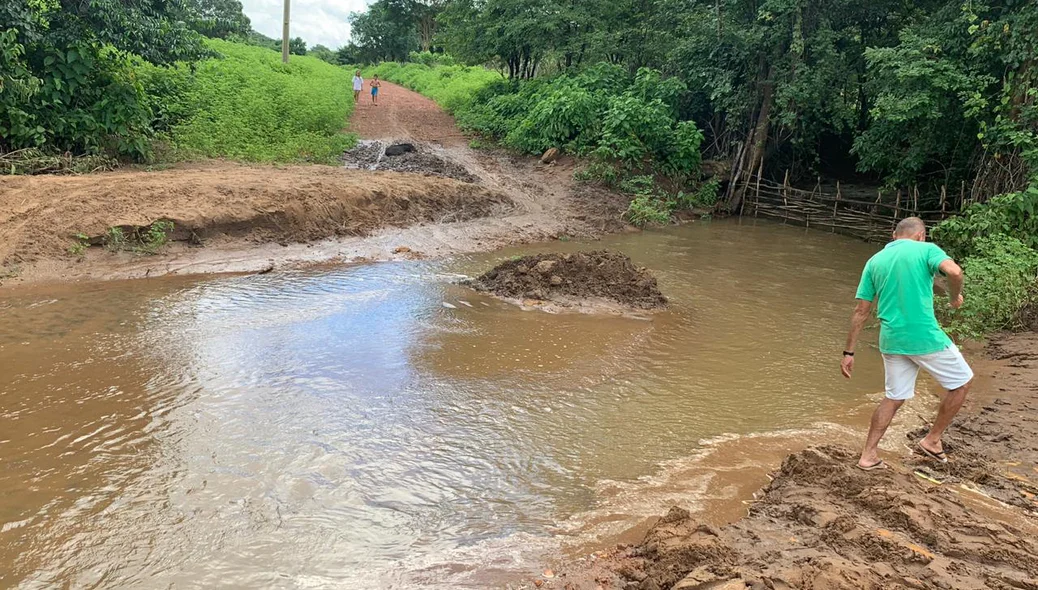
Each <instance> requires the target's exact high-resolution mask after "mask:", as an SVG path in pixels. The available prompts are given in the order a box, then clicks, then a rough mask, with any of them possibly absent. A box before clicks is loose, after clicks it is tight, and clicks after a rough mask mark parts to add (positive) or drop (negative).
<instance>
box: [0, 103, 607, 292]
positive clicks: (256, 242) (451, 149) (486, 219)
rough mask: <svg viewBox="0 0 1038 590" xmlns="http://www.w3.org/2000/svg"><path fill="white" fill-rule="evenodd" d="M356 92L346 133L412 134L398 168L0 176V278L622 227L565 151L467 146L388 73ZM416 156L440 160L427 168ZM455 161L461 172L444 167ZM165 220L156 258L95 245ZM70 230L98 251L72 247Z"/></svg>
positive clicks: (465, 245)
mask: <svg viewBox="0 0 1038 590" xmlns="http://www.w3.org/2000/svg"><path fill="white" fill-rule="evenodd" d="M362 99H366V100H362V101H361V104H360V105H358V107H357V108H356V110H355V111H354V115H353V118H352V120H351V121H350V129H352V130H354V131H356V132H358V133H359V134H360V135H361V137H362V138H365V139H378V140H384V141H396V140H406V141H410V142H415V143H416V146H417V147H418V148H419V154H417V155H409V156H407V157H404V158H401V159H400V169H401V170H405V171H406V173H402V172H395V171H392V172H373V171H369V170H346V169H344V168H337V167H327V166H279V167H275V166H244V165H237V164H231V163H225V162H205V163H199V164H187V165H182V166H178V167H176V168H175V169H171V170H165V171H160V172H146V171H141V170H125V171H119V172H114V173H107V174H97V175H87V176H78V177H3V178H0V233H2V235H3V236H4V237H3V240H2V243H0V285H5V286H10V285H16V284H22V283H33V282H46V281H68V280H96V279H116V278H138V277H145V276H156V275H161V274H188V273H213V272H257V271H267V270H270V269H272V268H275V267H278V268H280V267H287V266H298V265H308V264H314V263H321V262H341V261H354V260H358V259H363V260H391V259H396V258H401V257H407V258H412V257H422V256H441V255H447V254H452V253H457V252H469V251H479V250H492V249H496V248H499V247H502V246H505V245H509V244H516V243H525V242H534V241H545V240H550V239H553V238H558V237H563V236H570V237H595V236H598V235H601V234H602V233H605V232H609V231H616V230H618V229H620V228H622V227H624V224H623V223H622V222H621V221H620V214H621V212H622V211H623V210H624V209H625V208H626V200H625V199H624V198H623V197H622V196H619V195H616V194H612V193H609V192H606V191H602V190H599V189H595V188H591V187H584V186H581V185H577V184H575V183H574V182H573V172H574V169H575V165H576V164H575V162H573V161H572V160H569V159H561V160H560V161H559V162H557V163H555V164H554V165H551V166H545V165H541V164H540V163H539V162H538V161H537V159H536V158H532V157H524V156H517V155H515V154H510V153H507V152H504V151H496V150H478V151H477V150H472V149H470V148H469V147H468V139H467V138H466V137H465V136H464V135H463V134H461V133H460V132H459V131H458V129H457V127H456V126H455V125H454V121H453V119H451V117H450V116H449V115H447V114H446V113H444V112H443V111H441V110H440V109H439V108H437V107H436V105H435V104H434V103H433V102H432V101H430V100H428V99H426V98H424V97H422V96H420V95H418V94H416V93H414V92H411V91H409V90H406V89H404V88H401V87H399V86H396V85H393V84H390V83H385V85H384V86H383V95H382V97H381V99H380V105H379V106H378V107H375V106H372V105H371V104H370V102H368V100H369V97H362ZM423 162H426V163H429V166H430V167H431V168H435V169H430V170H423V169H422V163H423ZM459 169H460V170H464V171H465V174H464V175H461V174H458V173H456V172H452V173H451V174H444V170H449V171H456V170H459ZM442 176H454V177H456V178H457V177H464V179H465V180H474V182H472V183H466V182H456V181H454V180H451V179H449V178H441V177H442ZM159 219H168V220H172V221H173V222H174V224H175V226H176V228H177V230H176V233H175V234H174V235H173V236H172V238H173V239H174V240H176V241H175V242H174V243H172V244H171V245H169V246H167V247H165V248H163V249H162V250H161V251H160V252H159V254H158V255H150V256H142V255H140V254H134V253H127V252H122V253H111V252H108V251H106V250H105V249H104V248H101V247H100V246H99V244H100V243H101V242H102V241H103V240H102V238H101V235H102V234H103V233H104V232H105V231H107V229H108V228H109V227H113V226H117V227H123V228H126V229H128V230H133V229H134V228H139V227H142V226H145V225H147V224H149V223H151V222H153V221H155V220H159ZM77 234H84V235H86V236H88V237H89V238H90V240H89V242H90V244H91V245H92V246H96V247H92V248H89V249H88V250H87V251H86V252H85V253H73V252H70V248H72V247H74V246H75V244H76V241H77V240H76V239H75V237H74V236H75V235H77ZM199 245H204V246H205V247H204V248H199V247H197V246H199Z"/></svg>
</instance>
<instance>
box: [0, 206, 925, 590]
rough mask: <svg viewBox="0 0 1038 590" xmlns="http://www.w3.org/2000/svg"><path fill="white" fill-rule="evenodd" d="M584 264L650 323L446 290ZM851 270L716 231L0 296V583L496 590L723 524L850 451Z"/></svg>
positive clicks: (834, 256)
mask: <svg viewBox="0 0 1038 590" xmlns="http://www.w3.org/2000/svg"><path fill="white" fill-rule="evenodd" d="M603 247H608V248H611V249H616V250H619V251H621V252H624V253H626V254H628V255H629V256H631V258H632V259H633V260H634V261H635V262H636V263H637V264H640V265H644V266H646V267H648V268H649V269H650V270H651V271H652V272H653V273H654V274H655V276H656V277H657V278H658V282H659V286H660V289H661V290H662V291H663V293H664V294H665V295H666V296H667V297H668V299H669V300H670V306H669V308H668V309H667V310H665V311H662V312H659V313H657V314H655V315H654V316H652V317H651V319H636V318H624V317H592V316H587V315H581V314H558V315H552V314H548V313H543V312H540V311H524V310H521V309H519V308H517V307H515V306H513V305H510V304H508V303H505V302H502V301H499V300H496V299H492V298H490V297H486V296H482V295H479V294H476V293H474V292H472V291H469V290H467V289H465V288H463V287H460V286H457V285H455V284H453V283H454V282H455V281H456V280H457V279H458V278H459V277H461V276H474V275H477V274H479V273H481V272H483V271H485V270H486V269H488V268H490V267H491V266H493V265H494V264H495V263H497V262H500V261H502V260H504V259H506V258H508V257H510V256H514V255H516V254H525V253H530V252H538V251H545V250H555V251H575V250H577V249H581V248H603ZM874 249H875V247H874V246H870V245H866V244H862V243H859V242H856V241H853V240H849V239H844V238H840V237H838V236H830V235H827V234H822V233H815V232H805V231H804V230H801V229H798V228H792V227H785V226H781V225H776V224H770V223H759V224H757V225H752V224H749V223H744V224H742V225H740V224H739V223H738V222H727V221H725V222H718V221H715V222H710V223H696V224H692V225H689V226H685V227H680V228H673V229H669V230H666V231H659V232H647V233H644V234H636V235H626V236H616V237H612V238H609V239H606V240H603V241H601V242H596V243H594V244H591V245H587V244H579V243H575V242H556V243H553V244H550V245H544V246H542V247H525V248H522V249H516V250H511V251H502V252H496V253H491V254H480V255H474V256H471V257H456V258H452V259H446V260H439V261H428V260H426V261H408V262H398V263H380V264H371V265H361V266H352V267H343V268H334V269H323V270H310V271H305V272H304V271H299V272H285V273H281V272H274V273H270V274H266V275H258V276H239V277H217V278H212V277H210V278H205V279H188V278H165V279H156V280H148V281H136V282H108V283H104V284H86V285H75V286H64V287H49V288H42V287H41V288H33V289H22V290H18V291H9V292H7V293H5V294H4V295H0V314H2V317H3V319H4V321H3V322H2V324H0V366H2V367H3V371H2V372H0V466H2V467H0V489H2V490H3V493H2V494H0V586H3V587H8V586H15V587H25V588H36V587H52V586H56V585H63V584H70V585H72V586H73V587H95V586H96V587H120V586H127V585H139V586H143V587H169V586H176V587H212V586H220V585H223V586H227V585H229V586H234V587H268V588H413V587H423V588H457V587H472V588H483V587H505V586H508V585H516V584H519V583H521V581H522V580H523V579H524V578H527V577H528V576H529V575H530V574H531V573H532V572H539V571H541V569H542V567H543V564H544V563H546V562H550V561H551V560H552V559H555V558H558V557H559V556H563V555H571V554H579V553H581V552H585V551H589V550H592V549H594V548H595V547H600V546H602V544H603V543H608V542H613V541H616V540H623V539H624V535H625V531H628V532H627V533H626V534H627V535H628V536H630V535H633V534H636V533H632V532H630V531H631V528H632V527H635V529H634V530H635V531H637V530H639V528H638V527H641V530H644V526H645V523H646V519H648V518H649V517H651V516H653V515H658V514H661V513H663V512H665V511H666V508H667V507H668V506H670V505H674V504H677V505H681V506H684V507H686V508H688V509H690V510H694V511H700V512H702V513H703V514H704V515H705V516H704V517H705V518H707V519H713V520H716V521H724V520H727V519H731V518H733V517H736V516H739V514H740V513H741V511H742V510H743V509H744V504H743V500H745V499H746V498H747V496H748V495H749V494H750V493H752V490H754V489H756V488H757V487H758V486H759V485H760V484H761V483H762V482H763V481H764V477H765V476H764V474H765V471H766V470H767V469H768V468H770V467H773V466H774V465H775V464H776V463H777V461H778V460H779V459H780V458H781V457H782V456H783V455H784V454H785V453H787V452H789V451H790V450H791V449H792V448H793V447H796V446H798V445H799V446H803V445H806V444H809V443H811V442H818V441H823V440H835V439H839V438H841V437H843V438H847V439H849V440H855V439H854V437H855V436H856V435H857V434H856V433H855V432H854V431H853V430H851V429H850V428H849V427H848V425H850V424H857V423H859V422H860V421H861V420H862V419H863V414H864V411H865V409H866V408H867V407H868V406H869V404H871V403H872V401H873V400H875V399H876V398H877V395H878V392H879V391H880V390H881V388H882V371H881V370H880V358H879V355H878V353H877V352H876V351H875V350H874V349H868V348H866V347H862V348H863V350H864V352H863V354H861V355H860V360H859V361H858V362H859V367H858V372H857V373H856V376H855V380H854V381H853V382H851V383H847V382H844V381H843V380H842V379H841V378H840V377H839V375H838V372H837V371H836V370H834V367H836V364H835V363H836V360H837V357H836V356H835V355H838V353H839V351H840V350H841V346H842V344H843V343H842V340H843V338H844V333H845V325H846V321H847V315H848V312H849V308H850V305H851V303H850V300H851V298H852V296H853V289H854V286H855V284H856V281H857V273H858V271H859V269H860V267H861V264H862V263H863V262H864V261H865V259H866V258H867V257H868V256H869V255H870V254H871V253H872V252H873V251H874ZM871 337H872V338H874V334H872V335H871ZM906 422H907V421H906ZM888 438H891V439H893V438H895V437H888Z"/></svg>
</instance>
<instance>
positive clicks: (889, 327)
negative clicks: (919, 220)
mask: <svg viewBox="0 0 1038 590" xmlns="http://www.w3.org/2000/svg"><path fill="white" fill-rule="evenodd" d="M949 258H951V257H950V256H948V255H947V254H945V253H944V250H941V248H940V247H939V246H937V245H936V244H931V243H928V242H916V241H914V240H894V241H893V242H891V243H889V244H887V246H886V248H883V250H881V251H879V252H877V253H876V255H875V256H873V257H872V258H870V259H869V261H868V262H867V263H865V270H864V271H863V272H862V273H861V283H859V284H858V294H857V295H856V297H857V298H858V299H864V300H865V301H875V300H876V297H877V296H878V297H879V301H878V303H877V304H876V310H877V314H876V315H878V316H879V322H880V329H879V350H880V352H883V353H886V354H930V353H932V352H939V351H941V350H944V349H945V348H948V347H949V346H951V344H952V341H951V339H950V338H948V335H947V334H945V333H944V331H943V330H941V326H940V325H938V323H937V318H936V317H935V316H934V313H933V279H934V276H936V275H937V273H938V272H939V271H938V267H940V265H941V263H942V262H944V261H945V260H948V259H949Z"/></svg>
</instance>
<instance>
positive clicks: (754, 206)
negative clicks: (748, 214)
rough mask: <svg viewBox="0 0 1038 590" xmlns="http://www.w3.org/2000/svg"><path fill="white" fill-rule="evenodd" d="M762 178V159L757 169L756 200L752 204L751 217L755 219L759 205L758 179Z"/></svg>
mask: <svg viewBox="0 0 1038 590" xmlns="http://www.w3.org/2000/svg"><path fill="white" fill-rule="evenodd" d="M761 176H764V158H761V160H760V167H759V168H757V200H756V201H754V202H753V216H754V217H757V206H758V205H760V177H761Z"/></svg>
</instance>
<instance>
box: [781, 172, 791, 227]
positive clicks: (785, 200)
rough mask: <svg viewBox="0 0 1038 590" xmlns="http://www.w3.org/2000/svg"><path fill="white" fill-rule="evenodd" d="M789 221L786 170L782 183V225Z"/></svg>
mask: <svg viewBox="0 0 1038 590" xmlns="http://www.w3.org/2000/svg"><path fill="white" fill-rule="evenodd" d="M786 221H789V168H786V178H785V180H783V181H782V223H786Z"/></svg>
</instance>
